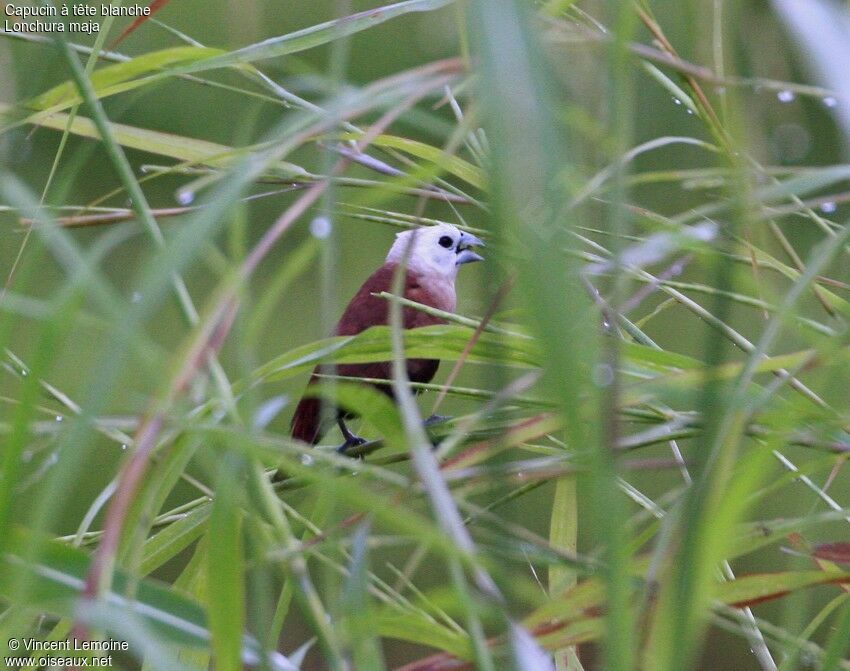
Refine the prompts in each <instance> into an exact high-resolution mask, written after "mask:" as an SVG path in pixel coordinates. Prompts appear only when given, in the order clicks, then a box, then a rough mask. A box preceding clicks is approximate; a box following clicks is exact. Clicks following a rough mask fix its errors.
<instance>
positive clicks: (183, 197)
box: [177, 189, 195, 205]
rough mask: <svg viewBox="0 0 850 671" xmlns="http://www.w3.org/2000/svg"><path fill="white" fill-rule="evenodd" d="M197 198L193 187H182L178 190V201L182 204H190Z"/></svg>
mask: <svg viewBox="0 0 850 671" xmlns="http://www.w3.org/2000/svg"><path fill="white" fill-rule="evenodd" d="M193 200H195V192H194V191H192V190H191V189H180V190H179V191H178V192H177V202H178V203H180V204H181V205H190V204H191V203H192V201H193Z"/></svg>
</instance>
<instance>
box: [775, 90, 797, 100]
mask: <svg viewBox="0 0 850 671" xmlns="http://www.w3.org/2000/svg"><path fill="white" fill-rule="evenodd" d="M776 97H777V99H778V100H779V102H781V103H790V102H793V101H794V99H795V98H796V97H797V95H796V94H795V93H794V92H793V91H789V90H788V89H783V90H782V91H780V92H779V93H777V94H776Z"/></svg>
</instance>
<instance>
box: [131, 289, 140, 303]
mask: <svg viewBox="0 0 850 671" xmlns="http://www.w3.org/2000/svg"><path fill="white" fill-rule="evenodd" d="M140 300H142V292H141V291H134V292H133V294H132V295H131V296H130V302H132V303H138V302H139V301H140Z"/></svg>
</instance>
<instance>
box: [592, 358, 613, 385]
mask: <svg viewBox="0 0 850 671" xmlns="http://www.w3.org/2000/svg"><path fill="white" fill-rule="evenodd" d="M613 381H614V369H613V368H611V365H610V364H607V363H598V364H596V365H595V366H594V367H593V382H594V384H595V385H596V386H597V387H610V386H611V383H612V382H613Z"/></svg>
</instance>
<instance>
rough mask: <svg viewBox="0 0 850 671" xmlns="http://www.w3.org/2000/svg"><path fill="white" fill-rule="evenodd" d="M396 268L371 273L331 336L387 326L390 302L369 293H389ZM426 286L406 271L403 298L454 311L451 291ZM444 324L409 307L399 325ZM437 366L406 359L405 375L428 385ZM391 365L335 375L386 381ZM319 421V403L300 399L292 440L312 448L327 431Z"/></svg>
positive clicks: (361, 366)
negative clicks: (302, 442)
mask: <svg viewBox="0 0 850 671" xmlns="http://www.w3.org/2000/svg"><path fill="white" fill-rule="evenodd" d="M395 269H396V264H395V263H385V264H384V265H383V266H381V267H380V268H378V270H376V271H375V272H374V273H372V275H371V276H370V277H369V278H368V279H367V280H366V281H365V282H364V283H363V286H362V287H360V290H359V291H358V292H357V294H355V296H354V298H352V299H351V302H350V303H349V304H348V307H347V308H346V309H345V312H343V314H342V317H341V318H340V320H339V323H338V324H337V325H336V328H335V329H334V335H341V336H342V335H356V334H358V333H360V332H361V331H365V330H366V329H368V328H369V327H370V326H378V325H385V324H388V323H389V301H387V300H385V299H383V298H378V297H377V296H373V295H372V294H376V293H380V292H382V291H391V290H392V283H393V276H394V273H395ZM426 283H427V282H426V281H425V278H423V277H422V276H420V275H418V274H416V273H414V272H411V271H410V270H408V271H407V272H406V274H405V278H404V297H405V298H407V299H409V300H411V301H416V302H417V303H422V304H423V305H429V306H431V307H434V308H437V309H439V310H446V311H452V310H454V308H455V301H454V291H453V290H452V291H451V292H449V291H446V290H442V291H439V290H435V291H429V290H428V289H427V288H425V286H424V285H425V284H426ZM444 323H445V320H443V319H440V318H439V317H433V316H431V315H428V314H425V313H424V312H422V311H420V310H415V309H413V308H409V307H404V308H402V325H403V326H404V328H405V329H413V328H418V327H420V326H431V325H432V324H444ZM439 365H440V362H439V361H438V360H437V359H408V361H407V376H408V378H410V380H411V382H430V381H431V380H432V379H433V378H434V375H435V374H436V373H437V368H438V367H439ZM390 366H391V363H390V362H389V361H379V362H375V363H349V364H340V365H339V366H337V369H336V374H337V375H341V376H345V377H368V378H375V379H382V380H389V379H391V377H392V372H391V370H390ZM320 368H321V367H320V366H317V367H316V369H315V370H314V371H313V375H312V376H311V377H310V382H309V383H308V384H316V383H317V382H318V381H319V378H318V377H317V376H316V373H318V372H320ZM375 387H376V389H379V390H380V391H382V392H384V393H385V394H387V395H388V396H392V395H393V393H392V387H390V386H389V384H387V385H375ZM320 420H321V401H320V400H319V399H318V398H310V397H307V398H302V399H301V401H300V402H299V403H298V407H297V408H296V409H295V415H294V416H293V417H292V437H293V438H297V439H298V440H303V441H304V442H305V443H310V444H312V445H315V444H316V443H318V442H319V441H320V440H321V439H322V436H323V435H324V433H325V431H324V429H326V427H322V426H320V423H321V422H320Z"/></svg>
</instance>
